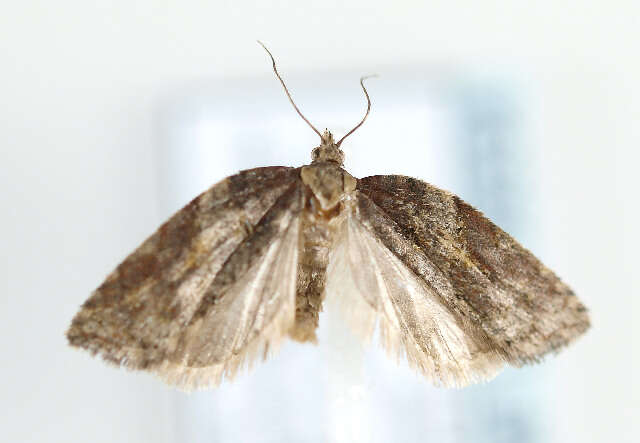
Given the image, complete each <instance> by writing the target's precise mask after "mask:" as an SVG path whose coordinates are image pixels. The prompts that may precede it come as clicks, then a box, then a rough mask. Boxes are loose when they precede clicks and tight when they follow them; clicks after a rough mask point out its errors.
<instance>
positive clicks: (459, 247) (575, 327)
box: [357, 175, 589, 366]
mask: <svg viewBox="0 0 640 443" xmlns="http://www.w3.org/2000/svg"><path fill="white" fill-rule="evenodd" d="M357 189H358V192H359V196H358V199H357V211H358V216H359V220H361V222H362V223H363V224H364V226H365V228H366V229H367V230H368V231H369V232H370V233H371V234H372V235H373V236H375V237H376V238H377V239H379V241H380V242H381V243H382V244H384V246H385V247H386V248H387V249H388V250H389V251H391V252H392V253H393V256H394V257H395V258H396V259H397V260H399V261H400V262H402V264H403V265H404V266H406V267H407V268H408V269H410V270H411V271H412V273H413V274H414V275H415V276H417V277H418V278H419V279H420V280H421V281H422V282H424V283H425V284H426V285H427V286H429V287H430V288H431V290H432V291H434V292H436V293H437V294H438V297H439V298H440V299H441V301H442V302H443V303H444V304H445V305H446V306H447V308H448V310H449V312H450V313H451V314H452V315H454V316H455V317H456V318H457V319H459V320H460V321H462V322H464V323H465V324H467V325H469V324H470V325H472V326H473V328H474V331H475V332H478V333H480V332H481V333H483V334H484V337H485V338H486V340H487V342H488V343H490V344H491V347H492V348H493V349H494V350H495V351H497V352H498V353H499V354H500V356H501V358H503V359H504V360H505V361H506V362H508V363H510V364H513V365H516V366H520V365H522V364H524V363H529V362H534V361H538V360H539V359H540V358H541V357H542V356H543V355H545V354H546V353H548V352H550V351H554V350H557V349H559V348H561V347H562V346H565V345H567V344H568V343H570V342H571V341H572V340H574V339H575V338H576V337H578V336H580V335H581V334H582V333H584V332H585V331H586V330H587V329H588V327H589V318H588V315H587V312H586V309H585V307H584V306H583V305H582V303H580V301H579V300H578V299H577V297H576V296H575V295H574V293H573V292H572V290H571V289H570V288H569V287H568V286H567V285H565V284H564V283H563V282H562V281H560V279H559V278H558V277H556V276H555V275H554V274H553V272H551V271H550V270H549V269H548V268H546V267H545V266H544V265H543V264H542V263H541V262H540V261H539V260H538V259H537V258H535V257H534V256H533V255H532V254H531V253H530V252H529V251H527V250H526V249H525V248H523V247H522V246H521V245H520V244H518V242H516V241H515V240H514V239H513V238H511V237H510V236H509V235H508V234H506V233H505V232H504V231H502V230H501V229H500V228H498V227H497V226H496V225H494V224H493V223H492V222H491V221H489V220H488V219H487V218H485V217H484V216H483V215H482V214H481V213H480V212H479V211H477V210H475V209H474V208H472V207H471V206H470V205H468V204H467V203H465V202H463V201H462V200H461V199H460V198H458V197H457V196H455V195H453V194H451V193H449V192H446V191H442V190H440V189H438V188H435V187H433V186H431V185H429V184H427V183H424V182H422V181H420V180H416V179H414V178H410V177H403V176H394V175H392V176H373V177H367V178H364V179H362V180H359V181H358V186H357Z"/></svg>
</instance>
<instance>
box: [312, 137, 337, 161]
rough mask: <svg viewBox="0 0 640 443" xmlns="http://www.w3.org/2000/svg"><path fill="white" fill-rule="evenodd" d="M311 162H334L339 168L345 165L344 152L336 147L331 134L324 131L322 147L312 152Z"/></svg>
mask: <svg viewBox="0 0 640 443" xmlns="http://www.w3.org/2000/svg"><path fill="white" fill-rule="evenodd" d="M311 161H312V163H316V162H334V163H337V164H338V165H339V166H342V165H343V164H344V152H342V150H341V149H340V148H339V147H338V146H337V145H336V143H335V141H334V140H333V135H332V134H331V132H329V131H327V130H325V131H324V134H322V142H321V143H320V146H318V147H317V148H314V149H313V151H311Z"/></svg>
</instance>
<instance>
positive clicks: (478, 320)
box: [67, 134, 589, 390]
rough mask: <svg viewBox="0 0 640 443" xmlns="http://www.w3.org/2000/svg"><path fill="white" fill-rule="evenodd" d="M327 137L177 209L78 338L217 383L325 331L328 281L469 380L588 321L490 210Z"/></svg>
mask: <svg viewBox="0 0 640 443" xmlns="http://www.w3.org/2000/svg"><path fill="white" fill-rule="evenodd" d="M323 140H324V139H323ZM326 140H327V143H326V144H323V145H321V146H320V147H319V148H317V151H314V153H315V154H317V156H316V155H315V154H314V161H313V163H312V164H311V165H308V166H303V167H302V168H297V169H293V168H286V167H267V168H257V169H251V170H247V171H243V172H240V173H239V174H237V175H234V176H231V177H229V178H227V179H225V180H223V181H221V182H220V183H218V184H216V185H214V186H213V187H212V188H210V189H209V190H208V191H206V192H204V193H203V194H201V195H200V196H198V197H197V198H195V199H194V200H193V201H192V202H191V203H189V204H188V205H187V206H185V207H184V208H183V209H182V210H180V211H179V212H178V213H176V214H175V215H174V216H173V217H172V218H171V219H169V221H168V222H166V223H165V224H164V225H162V226H161V227H160V228H159V229H158V231H157V232H156V233H154V234H153V235H152V236H151V237H149V239H147V240H146V241H145V242H144V243H143V244H142V245H141V246H140V247H139V248H138V249H137V250H136V251H134V252H133V253H132V254H131V255H130V256H129V257H127V258H126V259H125V260H124V262H123V263H122V264H120V265H119V266H118V267H117V268H116V270H115V271H114V272H113V273H111V275H109V276H108V277H107V279H106V280H105V282H104V283H103V284H102V285H101V286H100V287H99V288H98V289H96V290H95V291H94V293H93V294H92V295H91V297H90V298H89V299H88V300H87V301H86V302H85V304H84V305H83V307H82V309H81V310H80V312H79V313H78V314H77V315H76V316H75V318H74V319H73V321H72V324H71V327H70V329H69V331H68V332H67V337H68V339H69V342H70V344H71V345H73V346H77V347H80V348H84V349H87V350H88V351H90V352H92V353H94V354H99V355H101V356H102V357H103V358H104V359H105V360H107V361H110V362H113V363H115V364H118V365H122V366H125V367H128V368H132V369H144V370H148V371H151V372H154V373H156V374H157V375H158V376H160V377H161V378H162V379H164V380H165V381H166V382H168V383H170V384H172V385H175V386H177V387H180V388H182V389H187V390H188V389H193V388H202V387H209V386H216V385H218V384H219V383H220V381H221V380H222V379H225V378H226V379H229V378H232V377H233V376H234V375H235V374H236V373H237V371H238V370H239V369H240V368H242V367H244V366H249V365H251V364H252V363H253V362H254V361H255V360H257V359H259V358H264V357H266V356H267V355H268V354H270V353H271V351H273V350H275V349H277V347H278V345H279V344H280V343H281V341H282V340H283V339H284V337H287V336H288V337H290V338H292V339H294V340H297V341H300V342H315V341H316V329H317V327H318V315H319V312H320V311H321V310H322V304H323V300H324V298H325V294H328V296H330V297H331V298H333V299H335V300H336V301H337V303H338V304H339V305H341V306H342V307H343V309H344V312H346V314H347V315H346V318H347V320H348V322H349V323H350V324H351V325H352V326H354V329H355V330H356V332H358V333H360V334H361V335H362V336H363V337H364V338H366V339H368V338H370V337H372V335H373V333H374V331H376V330H378V331H379V333H380V338H381V340H380V342H381V344H382V345H383V346H384V347H385V348H386V349H387V350H388V351H389V352H391V353H393V354H395V355H397V356H398V357H404V358H406V359H407V360H408V362H409V364H410V365H411V366H413V367H414V368H416V369H417V370H418V371H420V372H421V373H422V374H424V375H425V376H426V377H427V378H428V379H429V380H431V381H432V382H433V383H434V384H436V385H440V386H447V387H453V386H456V387H461V386H466V385H468V384H470V383H474V382H477V381H481V380H487V379H489V378H491V377H493V376H494V375H495V374H496V373H497V372H498V371H499V370H500V368H502V367H503V366H504V365H505V364H511V365H515V366H520V365H522V364H525V363H529V362H534V361H538V360H539V359H540V358H541V357H542V356H543V355H545V354H547V353H549V352H551V351H554V350H557V349H559V348H561V347H562V346H565V345H567V344H568V343H570V342H571V341H572V340H573V339H575V338H576V337H577V336H579V335H581V334H582V333H583V332H584V331H586V329H587V328H588V327H589V319H588V315H587V312H586V309H585V308H584V306H583V305H582V304H581V303H580V302H579V301H578V299H577V298H576V296H575V295H574V294H573V292H572V291H571V289H570V288H569V287H568V286H566V285H565V284H564V283H562V282H561V281H560V279H558V277H556V276H555V275H554V274H553V273H552V272H551V271H550V270H549V269H547V268H546V267H545V266H544V265H543V264H542V263H540V261H539V260H538V259H536V258H535V257H534V256H533V255H532V254H531V253H530V252H529V251H527V250H526V249H524V248H523V247H522V246H520V245H519V244H518V243H517V242H516V241H515V240H514V239H513V238H511V237H510V236H509V235H507V234H506V233H505V232H504V231H502V230H501V229H500V228H498V227H497V226H495V225H494V224H493V223H491V222H490V221H489V220H488V219H486V218H485V217H483V216H482V214H481V213H480V212H478V211H477V210H475V209H473V208H472V207H471V206H469V205H468V204H466V203H464V202H463V201H462V200H460V199H459V198H458V197H456V196H455V195H453V194H451V193H448V192H446V191H442V190H440V189H438V188H436V187H433V186H431V185H429V184H427V183H424V182H422V181H420V180H416V179H413V178H410V177H403V176H394V175H392V176H373V177H367V178H364V179H360V180H356V179H355V178H354V177H352V176H351V175H350V174H349V173H348V172H346V171H345V170H344V169H342V167H341V166H340V164H339V161H341V158H342V157H341V155H342V154H341V151H339V150H338V147H337V146H336V145H335V144H333V141H332V138H331V135H330V134H329V135H328V136H327V139H326ZM316 157H317V158H316ZM327 158H328V159H329V160H327ZM336 158H337V159H338V161H335V159H336Z"/></svg>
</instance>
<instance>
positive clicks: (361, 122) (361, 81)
mask: <svg viewBox="0 0 640 443" xmlns="http://www.w3.org/2000/svg"><path fill="white" fill-rule="evenodd" d="M377 76H378V75H377V74H373V75H365V76H364V77H360V86H362V90H363V91H364V95H365V96H366V97H367V112H365V114H364V117H363V118H362V121H360V123H358V124H357V125H356V127H355V128H353V129H352V130H351V131H349V132H347V135H345V136H344V137H342V138H341V139H340V141H338V143H336V146H337V147H340V144H341V143H342V142H343V141H344V139H345V138H347V137H349V136H350V135H351V134H353V133H354V131H355V130H356V129H358V128H359V127H360V126H362V124H363V123H364V121H365V120H366V119H367V117H368V116H369V111H371V99H370V98H369V93H368V92H367V88H365V87H364V81H365V80H366V79H368V78H371V77H377Z"/></svg>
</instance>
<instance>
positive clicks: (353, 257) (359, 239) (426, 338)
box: [327, 195, 504, 387]
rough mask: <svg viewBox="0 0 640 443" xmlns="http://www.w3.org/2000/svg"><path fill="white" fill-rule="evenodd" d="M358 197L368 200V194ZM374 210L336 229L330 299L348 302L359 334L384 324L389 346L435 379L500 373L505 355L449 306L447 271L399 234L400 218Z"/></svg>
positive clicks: (460, 381) (466, 379)
mask: <svg viewBox="0 0 640 443" xmlns="http://www.w3.org/2000/svg"><path fill="white" fill-rule="evenodd" d="M356 198H357V200H361V199H363V201H362V204H367V200H368V199H367V197H366V196H363V195H358V196H357V197H356ZM371 209H374V208H371ZM370 216H371V213H370V212H363V211H361V210H360V208H359V206H354V207H352V208H351V209H350V210H348V211H347V213H346V214H345V218H344V220H343V221H342V223H341V224H340V226H339V228H338V229H337V232H338V236H337V238H336V243H335V248H334V249H333V252H332V254H331V259H330V266H329V269H328V273H327V279H328V282H327V285H328V291H327V293H328V295H329V297H332V298H333V300H334V301H336V302H337V303H338V304H340V305H342V308H343V312H345V313H346V318H347V320H348V321H349V323H351V325H352V326H355V330H356V332H358V333H360V334H361V335H362V336H364V338H368V337H370V336H371V334H372V333H373V332H374V330H375V328H376V327H377V328H378V329H379V332H380V342H381V344H382V345H383V346H384V347H385V348H386V349H387V351H390V352H391V353H393V354H396V355H397V356H398V357H400V356H404V357H406V358H407V360H408V362H409V364H410V365H411V366H413V367H414V368H416V369H418V370H419V371H420V372H421V373H423V374H424V375H425V376H426V377H427V378H429V379H430V380H431V381H432V382H433V383H434V384H436V385H442V386H447V387H452V386H457V387H460V386H465V385H467V384H470V383H472V382H477V381H481V380H486V379H489V378H491V377H493V376H494V375H495V374H496V373H497V372H498V370H499V369H500V368H501V367H502V366H503V364H504V359H503V358H502V357H501V355H500V354H499V353H498V352H496V351H495V350H494V348H493V346H492V344H491V342H490V341H489V340H488V339H487V337H486V335H485V334H484V332H483V331H482V330H481V329H479V328H477V327H475V325H473V324H472V323H471V322H469V321H468V320H467V319H465V318H464V317H463V316H460V315H458V314H457V313H456V312H454V311H452V310H451V309H450V308H449V307H448V306H447V304H446V302H445V300H444V299H443V297H442V295H441V294H442V293H443V292H450V291H451V287H450V285H448V282H447V281H446V279H445V278H444V276H443V275H442V273H441V272H440V271H439V270H438V269H437V268H436V267H435V266H433V264H431V263H429V262H428V260H426V258H425V257H424V255H423V254H421V253H419V252H416V251H415V250H414V248H413V245H412V244H411V243H410V242H408V241H406V239H404V238H402V237H401V236H399V235H398V234H397V233H396V232H395V230H394V226H393V221H391V220H388V219H387V218H386V217H384V214H381V213H378V214H376V217H377V219H376V220H374V221H373V222H374V223H371V222H370V220H369V219H368V217H370ZM374 226H375V227H378V228H380V229H382V230H383V231H384V232H383V233H381V232H380V230H379V231H378V232H376V231H375V230H374V229H373V228H374ZM381 234H382V235H383V236H384V237H385V238H387V240H389V241H390V242H392V243H393V246H394V247H395V248H397V249H400V250H402V251H404V253H405V254H414V255H415V254H417V255H418V257H414V259H415V260H419V261H420V266H421V267H422V271H423V273H424V275H425V276H426V278H424V277H422V276H419V275H417V274H416V273H415V272H414V271H413V270H412V269H411V268H410V267H408V266H407V265H406V264H405V263H403V261H402V260H401V258H400V257H398V256H397V255H396V254H394V253H393V252H392V250H391V249H390V248H389V246H388V244H385V242H384V241H383V240H382V238H380V235H381Z"/></svg>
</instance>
